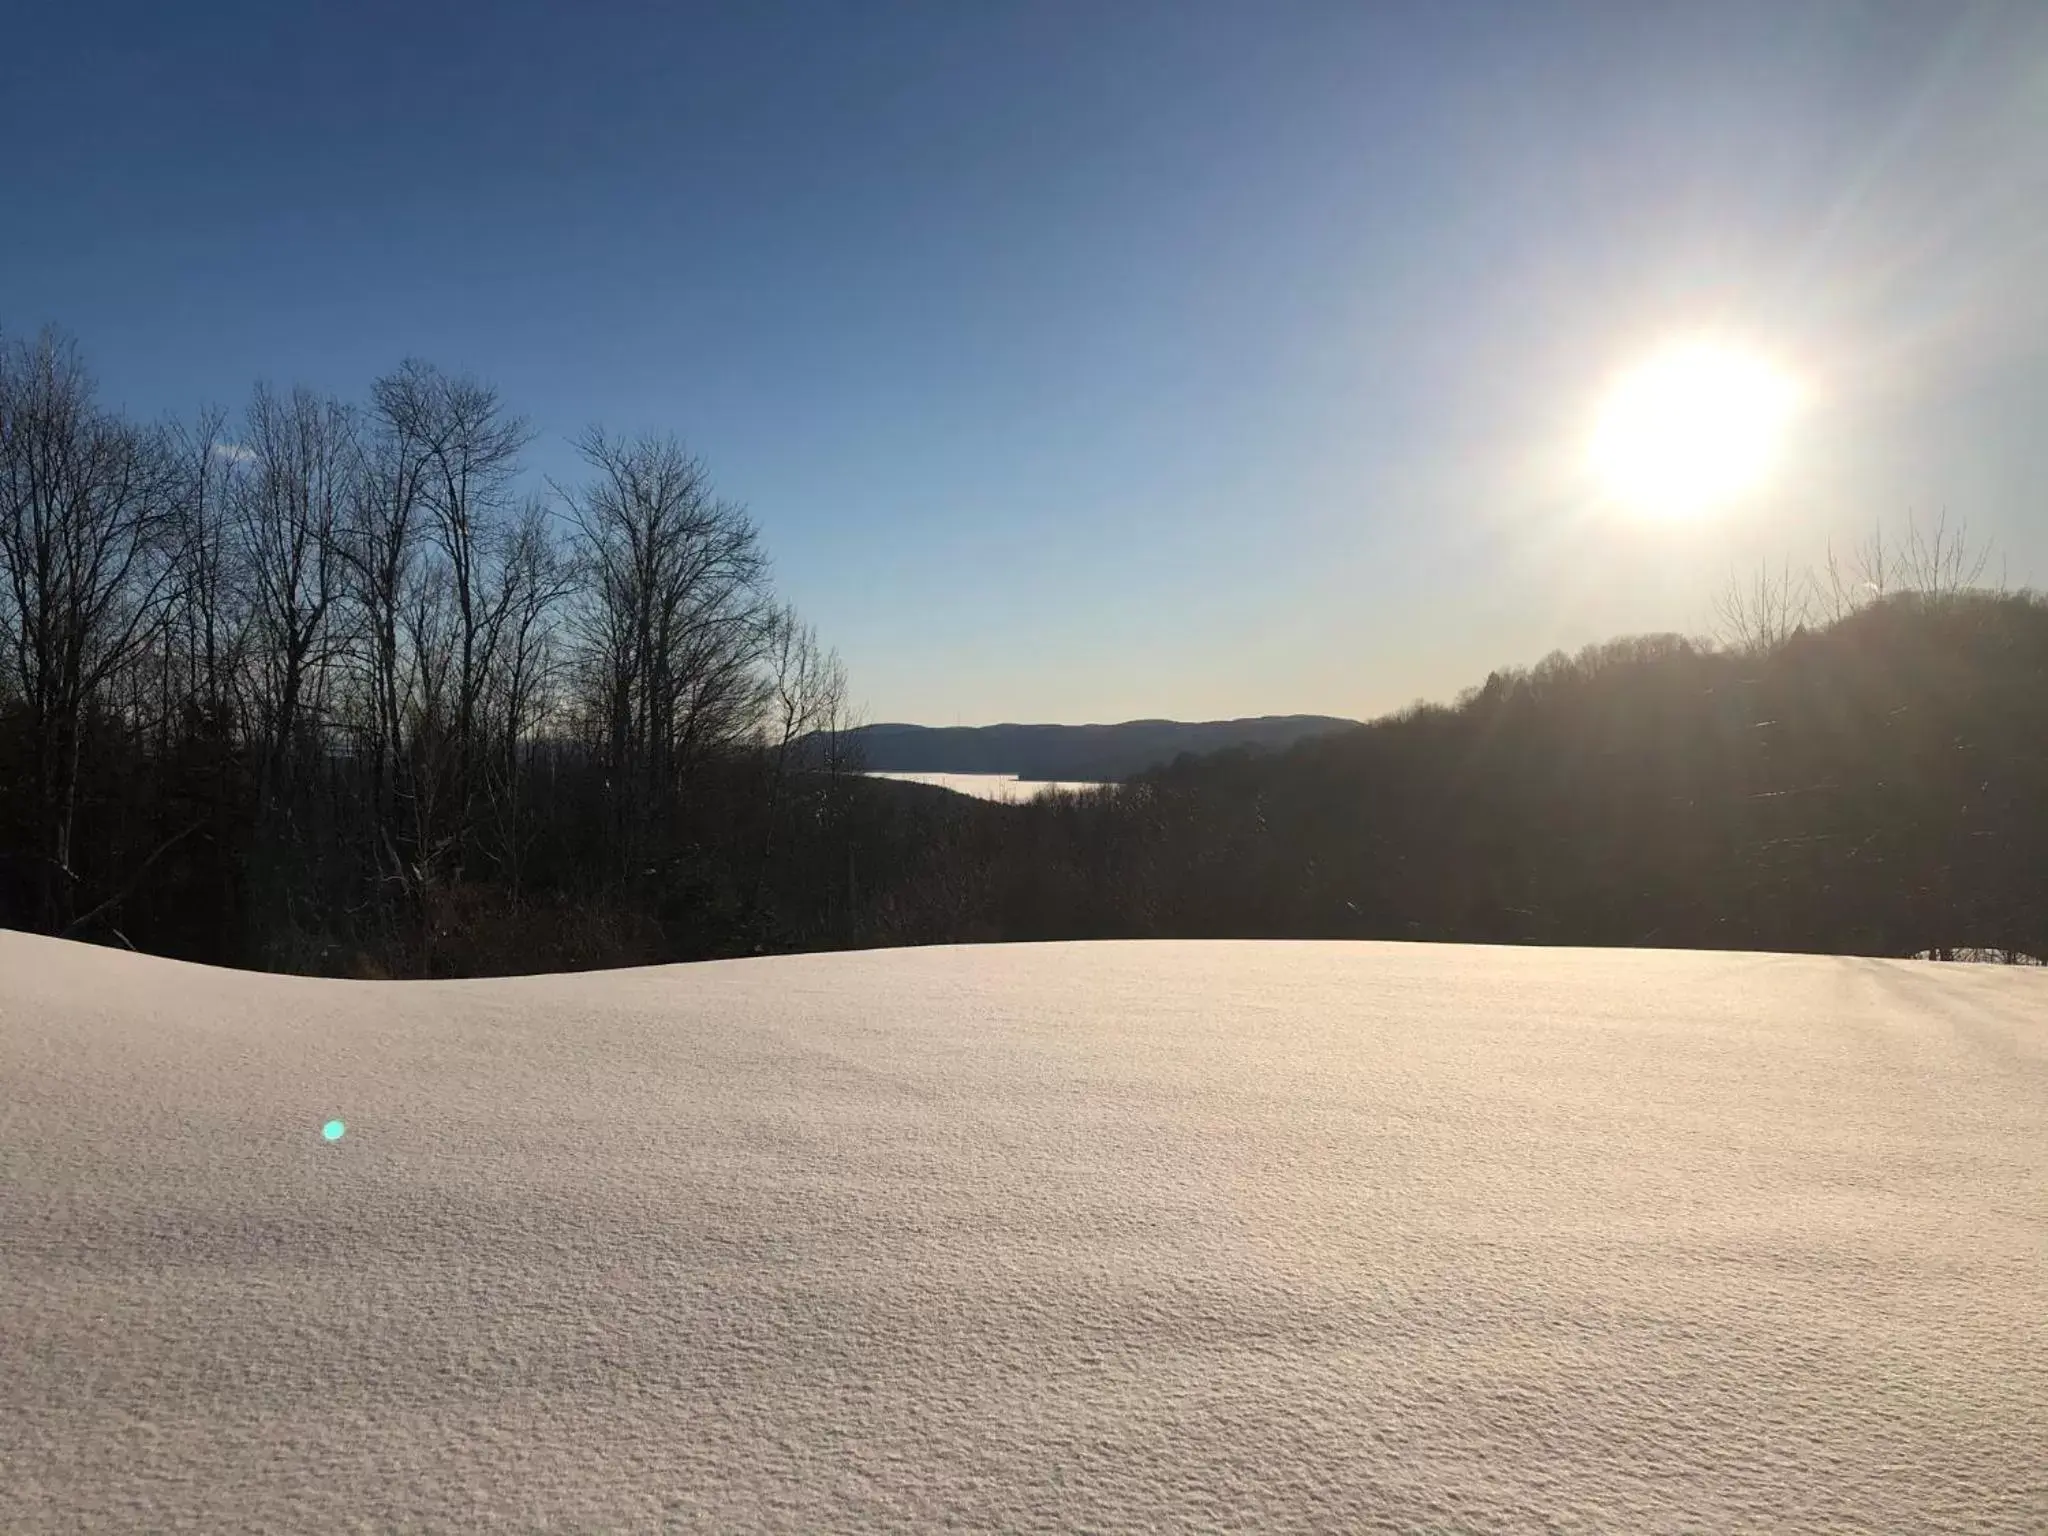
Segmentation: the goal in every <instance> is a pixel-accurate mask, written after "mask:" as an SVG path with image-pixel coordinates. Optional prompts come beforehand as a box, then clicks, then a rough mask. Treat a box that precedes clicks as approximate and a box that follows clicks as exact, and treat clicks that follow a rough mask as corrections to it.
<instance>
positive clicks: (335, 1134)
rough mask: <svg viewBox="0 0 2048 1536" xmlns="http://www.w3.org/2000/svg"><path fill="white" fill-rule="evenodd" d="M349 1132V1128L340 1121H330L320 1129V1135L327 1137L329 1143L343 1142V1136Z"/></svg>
mask: <svg viewBox="0 0 2048 1536" xmlns="http://www.w3.org/2000/svg"><path fill="white" fill-rule="evenodd" d="M347 1131H348V1127H347V1126H345V1125H343V1124H342V1123H341V1122H340V1121H339V1120H330V1121H328V1122H327V1123H326V1124H325V1125H323V1126H321V1127H320V1134H321V1135H322V1136H325V1137H326V1138H327V1139H328V1140H329V1141H339V1140H341V1138H342V1136H343V1135H344V1134H346V1133H347Z"/></svg>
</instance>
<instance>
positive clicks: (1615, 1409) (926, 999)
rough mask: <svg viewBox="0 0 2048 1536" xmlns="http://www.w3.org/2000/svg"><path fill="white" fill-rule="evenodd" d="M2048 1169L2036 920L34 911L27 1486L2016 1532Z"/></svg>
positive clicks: (211, 1507)
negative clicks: (763, 939)
mask: <svg viewBox="0 0 2048 1536" xmlns="http://www.w3.org/2000/svg"><path fill="white" fill-rule="evenodd" d="M334 1118H340V1119H342V1120H344V1121H345V1122H346V1126H347V1130H346V1134H345V1135H343V1136H341V1137H340V1138H339V1139H337V1140H333V1141H329V1140H326V1139H324V1138H323V1135H322V1126H323V1124H324V1123H325V1122H327V1121H329V1120H330V1119H334ZM2044 1175H2048V975H2044V974H2043V973H2041V972H2039V971H2004V970H1995V969H1991V968H1979V967H1967V968H1965V967H1947V968H1937V967H1933V966H1928V965H1919V964H1913V963H1907V962H1898V963H1880V962H1869V961H1848V960H1829V959H1813V958H1788V957H1773V956H1757V955H1726V954H1676V953H1643V952H1590V951H1540V950H1483V949H1465V948H1452V947H1407V946H1393V945H1384V946H1383V945H1340V944H1294V943H1215V944H1098V945H1087V946H1046V947H1035V946H1027V947H1011V948H982V949H949V950H917V951H896V952H887V953H875V954H857V955H829V956H811V957H802V958H787V959H771V960H761V961H746V962H737V963H728V964H717V965H705V966H698V967H690V968H670V969H661V970H647V971H632V972H619V973H613V974H608V975H585V976H570V977H555V978H527V979H519V980H505V981H485V982H461V983H454V982H450V983H424V984H422V983H413V984H404V983H399V984H387V983H355V982H324V981H308V980H301V979H292V978H285V977H272V976H250V975H238V974H231V973H227V972H217V971H210V970H204V969H198V968H192V967H187V966H182V965H177V964H173V963H170V962H165V961H158V960H151V959H145V958H140V957H137V956H133V955H127V954H120V953H113V952H109V951H107V950H102V949H88V948H83V947H79V946H75V945H69V944H63V943H58V942H55V941H48V940H39V939H32V938H27V937H23V936H21V935H16V934H6V933H0V1529H4V1530H6V1531H8V1532H23V1531H39V1530H52V1531H56V1530H62V1531H71V1530H81V1529H106V1528H132V1529H138V1530H141V1529H147V1530H168V1529H173V1528H189V1529H195V1530H207V1531H224V1530H234V1529H259V1528H260V1529H267V1530H307V1531H333V1530H350V1529H358V1528H362V1529H375V1530H385V1529H394V1528H398V1527H401V1526H405V1525H407V1524H408V1523H410V1524H411V1525H412V1526H414V1527H416V1528H420V1529H437V1530H438V1529H466V1528H472V1527H476V1526H481V1525H485V1524H488V1523H492V1522H496V1523H499V1524H502V1525H503V1526H504V1527H505V1528H508V1529H519V1530H527V1529H541V1528H549V1529H562V1530H571V1529H573V1530H590V1529H597V1528H614V1529H634V1530H644V1529H654V1528H659V1527H660V1526H662V1525H663V1524H670V1525H679V1526H688V1527H701V1528H704V1529H714V1530H735V1529H748V1528H772V1529H781V1530H791V1531H799V1530H802V1531H811V1530H830V1529H848V1528H874V1529H909V1528H917V1527H931V1526H938V1525H942V1524H948V1523H950V1524H953V1525H956V1526H959V1527H962V1528H977V1529H997V1528H1000V1529H1005V1530H1067V1529H1075V1528H1081V1527H1091V1528H1097V1529H1111V1528H1144V1529H1199V1530H1217V1529H1227V1528H1237V1529H1245V1528H1257V1529H1324V1530H1346V1531H1355V1530H1380V1529H1385V1530H1402V1531H1412V1530H1421V1529H1436V1530H1487V1531H1492V1530H1530V1531H1535V1530H1544V1531H1642V1532H1648V1531H1677V1530H1726V1529H1744V1530H1771V1531H1790V1530H1816V1531H1817V1530H1880V1529H1881V1530H1891V1531H1913V1532H1923V1531H1942V1530H1957V1531H1959V1530H1972V1531H2012V1532H2035V1533H2038V1532H2040V1531H2042V1530H2043V1529H2048V1331H2044V1329H2048V1324H2044V1319H2048V1177H2044Z"/></svg>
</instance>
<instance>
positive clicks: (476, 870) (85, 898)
mask: <svg viewBox="0 0 2048 1536" xmlns="http://www.w3.org/2000/svg"><path fill="white" fill-rule="evenodd" d="M533 435H534V434H533V431H532V429H531V428H530V427H529V425H528V424H527V423H526V422H525V421H524V420H523V419H522V418H520V417H519V416H518V415H516V414H515V413H514V412H512V411H511V410H510V409H509V408H508V407H507V406H506V405H505V403H504V402H503V401H502V400H501V398H500V397H499V395H498V393H497V391H496V390H495V389H493V388H491V387H490V386H489V385H487V384H484V383H482V382H479V381H477V380H475V379H470V378H465V377H461V376H457V375H452V374H449V373H446V372H443V371H442V370H440V369H438V368H435V367H433V366H431V365H428V364H425V363H420V362H407V363H404V364H403V365H402V366H400V367H399V368H397V369H395V370H394V371H392V372H391V373H389V374H387V375H385V376H384V377H383V378H380V379H378V380H377V381H376V382H375V384H374V385H373V386H372V388H371V390H370V392H369V397H368V399H367V400H366V401H364V402H362V403H360V404H354V403H349V402H344V401H340V400H336V399H332V398H328V397H325V396H322V395H319V394H317V393H315V392H313V391H310V390H306V389H295V390H292V391H290V392H289V393H285V392H279V391H274V390H271V389H269V388H265V387H261V386H259V387H258V388H257V389H256V390H255V391H254V393H253V394H252V396H251V398H250V400H249V403H248V406H247V408H246V410H244V411H243V412H242V413H241V415H240V416H239V417H238V418H236V419H233V420H230V418H229V417H228V416H227V414H226V413H224V412H220V411H212V412H208V413H205V414H202V415H201V416H199V417H198V418H197V419H196V420H194V421H192V422H189V423H184V424H162V423H157V424H145V423H137V422H134V421H131V420H128V419H125V418H123V417H122V416H120V415H119V414H117V413H115V412H113V411H110V410H108V409H107V408H105V407H104V406H103V405H102V404H101V403H100V402H99V400H98V397H97V394H96V390H95V387H94V382H93V379H92V377H91V375H90V374H89V372H88V371H87V369H86V367H85V365H84V362H83V361H82V359H81V357H80V355H79V352H78V350H77V348H76V346H75V345H74V344H72V343H71V342H69V341H68V340H66V339H65V338H63V337H61V336H59V335H57V334H55V333H51V332H46V333H44V334H42V335H40V336H37V337H33V338H17V339H13V340H0V583H4V586H0V668H4V672H0V920H4V921H7V922H11V923H14V924H18V925H22V926H28V927H33V928H37V929H40V930H42V931H45V932H51V933H63V934H75V935H80V936H90V937H97V938H110V939H113V940H115V941H119V942H131V943H137V944H139V945H141V946H142V947H150V948H155V949H159V950H163V951H166V952H170V953H177V954H184V955H189V956H192V957H195V958H203V959H209V960H223V961H231V962H235V963H243V964H254V965H263V966H274V967H284V968H291V969H312V970H335V969H349V968H355V969H361V970H364V971H366V972H370V973H379V974H402V975H432V974H439V973H442V972H444V971H447V970H451V969H452V970H467V969H478V968H484V969H491V968H507V967H508V966H509V965H510V963H511V962H513V961H515V960H523V961H525V962H526V963H529V964H531V965H534V966H536V967H539V966H545V965H548V964H578V963H584V964H588V963H603V962H607V961H614V960H619V959H624V958H669V957H672V956H674V955H676V954H681V953H691V954H694V953H727V952H744V951H746V950H749V949H754V948H762V947H767V946H768V945H770V944H774V945H777V946H781V945H784V944H788V943H792V942H818V941H825V940H828V939H830V938H831V937H832V936H833V933H834V931H835V930H834V924H835V923H836V924H838V925H839V926H840V927H844V926H845V922H846V916H847V915H846V914H845V913H844V912H843V911H841V912H832V911H829V910H828V908H829V906H830V903H829V902H826V901H823V900H820V899H817V898H816V897H815V896H812V897H810V898H793V896H792V893H801V892H804V891H813V892H815V891H816V890H818V889H820V888H821V881H820V879H819V878H818V871H817V869H816V868H813V867H812V866H814V865H819V866H820V867H823V866H822V865H821V861H826V862H842V863H843V862H844V860H843V857H842V855H843V853H844V849H843V846H841V845H843V842H844V833H845V827H844V825H843V823H844V820H845V817H844V811H845V802H846V792H845V791H846V782H847V780H848V778H849V776H850V773H851V770H852V767H853V765H852V763H851V761H850V760H849V757H848V755H847V753H846V752H845V751H843V750H841V749H840V747H839V743H840V741H841V738H842V737H843V735H844V734H845V732H846V731H847V730H848V729H849V728H850V726H851V725H852V723H853V722H852V720H851V718H850V712H849V706H848V699H847V685H846V676H845V671H844V669H843V667H842V666H841V665H840V663H839V661H838V659H837V657H836V655H834V654H833V653H831V652H829V651H828V650H826V649H825V648H824V647H823V646H822V645H821V644H820V642H819V640H818V638H817V637H816V635H815V634H814V632H813V631H812V630H811V628H810V627H809V626H808V625H806V624H805V623H803V622H802V620H801V619H800V618H799V617H798V616H797V615H796V614H795V613H794V612H793V611H791V610H790V609H789V608H788V607H787V606H786V605H784V604H782V603H780V602H778V601H777V600H776V597H775V595H774V593H773V590H772V588H771V585H770V582H769V573H768V560H767V557H766V554H765V551H764V550H763V548H762V545H761V540H760V536H759V532H758V530H757V529H756V527H755V526H754V524H753V523H752V521H751V520H750V519H749V518H748V516H747V514H746V513H745V511H744V510H743V509H742V508H741V507H739V506H738V505H736V504H734V503H733V502H730V501H728V500H725V499H723V498H721V497H720V496H719V495H718V494H717V493H716V492H715V490H714V488H713V486H712V484H711V482H710V478H709V476H708V474H707V472H706V469H705V467H704V465H703V464H702V463H701V462H700V461H699V460H697V459H696V458H694V457H692V456H690V455H689V454H688V453H686V452H685V451H684V450H683V448H682V447H681V446H680V445H679V444H678V443H677V442H675V441H674V440H673V439H670V438H665V437H658V436H650V437H640V438H630V439H629V438H620V437H615V436H612V435H609V434H607V433H604V432H602V431H598V430H593V431H591V432H589V433H587V434H585V435H584V436H583V437H582V438H581V439H580V440H579V441H578V443H577V448H578V450H579V452H580V455H581V458H582V460H583V463H584V465H585V467H586V470H587V473H586V475H585V476H584V477H583V478H581V479H580V480H578V481H577V482H575V483H572V484H567V485H549V486H547V487H546V489H545V491H544V492H543V493H542V494H532V493H527V492H522V489H521V488H522V486H523V485H525V484H526V481H527V477H526V476H525V475H524V473H523V466H522V454H523V452H524V450H525V449H526V448H527V446H528V445H529V444H530V443H531V441H532V439H533Z"/></svg>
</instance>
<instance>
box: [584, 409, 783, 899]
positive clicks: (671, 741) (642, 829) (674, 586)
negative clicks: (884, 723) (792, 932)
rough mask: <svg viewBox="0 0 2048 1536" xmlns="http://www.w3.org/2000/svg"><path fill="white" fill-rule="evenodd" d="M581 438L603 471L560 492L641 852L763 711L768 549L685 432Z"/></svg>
mask: <svg viewBox="0 0 2048 1536" xmlns="http://www.w3.org/2000/svg"><path fill="white" fill-rule="evenodd" d="M577 447H578V449H579V451H580V452H581V453H582V455H583V458H584V461H585V462H586V463H587V464H588V465H589V466H590V468H591V470H592V471H593V474H592V478H591V479H590V480H589V481H588V482H587V483H586V484H584V485H583V486H581V487H578V488H575V489H571V490H566V491H562V492H560V494H561V496H562V500H563V502H564V505H565V507H566V509H567V511H568V515H569V518H570V521H571V524H572V526H573V528H574V530H575V537H576V546H577V552H578V555H579V557H580V560H581V563H582V566H583V570H584V572H585V583H586V589H585V593H584V597H583V602H582V604H581V605H580V611H579V612H578V614H577V633H578V637H579V639H580V641H581V646H582V661H583V670H584V679H585V692H586V697H587V703H588V709H589V712H590V713H591V715H592V716H593V717H594V718H595V719H596V720H597V721H599V722H601V730H602V735H603V739H604V748H603V750H604V752H605V756H606V761H607V764H608V767H609V771H610V773H611V775H612V781H613V797H614V805H615V807H616V809H617V819H618V823H619V830H620V833H621V846H622V853H623V856H624V857H625V858H626V859H629V860H630V859H634V858H637V857H638V844H639V843H640V842H641V841H642V840H643V838H644V836H645V834H646V832H647V829H648V827H649V825H650V823H651V822H652V821H654V820H655V819H657V818H659V816H660V815H661V813H662V809H663V808H664V807H665V806H667V805H668V804H669V803H670V801H671V799H672V798H673V796H674V795H675V794H676V793H677V792H678V790H679V788H680V785H681V781H682V779H683V778H684V777H685V776H686V775H687V773H688V771H689V769H690V767H691V765H692V763H693V762H694V761H695V759H696V758H697V756H698V755H700V754H702V753H704V752H706V751H709V750H711V749H713V748H715V747H717V746H721V745H725V744H728V743H730V742H732V741H734V740H736V739H738V738H739V737H740V736H742V735H743V734H744V733H745V732H746V731H747V730H748V729H749V728H750V727H751V726H752V724H753V723H754V720H755V718H756V715H757V711H758V706H759V702H760V689H759V682H758V678H757V677H756V675H755V666H754V663H755V661H756V658H757V657H758V656H759V655H760V650H761V644H762V640H763V638H764V634H765V629H764V625H763V623H762V619H763V616H764V613H765V611H766V605H767V598H766V593H765V579H766V574H767V561H766V558H765V557H764V556H763V554H762V552H761V548H760V542H759V537H758V535H757V534H756V532H755V529H754V525H753V523H752V522H751V521H750V520H749V519H748V518H747V516H746V514H745V513H744V512H743V511H742V510H741V509H740V508H739V507H737V506H735V505H734V504H732V503H731V502H727V501H722V500H720V499H719V498H717V497H716V496H715V495H713V493H712V490H711V485H710V479H709V476H708V475H707V474H706V472H705V469H704V466H703V464H702V462H701V461H699V460H698V459H695V458H693V457H691V456H690V455H689V454H687V453H685V452H684V451H683V448H682V446H681V445H680V444H679V443H677V442H676V441H675V440H674V439H673V438H665V437H644V438H639V439H634V440H623V439H615V438H611V437H608V436H606V435H605V434H604V433H603V432H601V431H598V430H595V429H593V430H592V431H590V432H587V433H586V434H584V436H583V437H582V439H581V440H580V441H579V442H578V444H577Z"/></svg>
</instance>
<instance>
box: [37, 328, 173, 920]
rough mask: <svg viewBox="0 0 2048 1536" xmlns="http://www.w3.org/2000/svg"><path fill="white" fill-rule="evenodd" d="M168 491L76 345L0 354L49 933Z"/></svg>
mask: <svg viewBox="0 0 2048 1536" xmlns="http://www.w3.org/2000/svg"><path fill="white" fill-rule="evenodd" d="M178 482H179V476H178V465H177V463H176V460H175V458H174V456H173V455H172V454H171V452H170V450H169V446H168V444H167V442H166V440H165V436H164V434H163V433H162V432H159V431H155V430H149V429H138V428H135V427H131V426H129V425H128V424H127V423H125V422H122V421H120V420H119V419H118V418H116V417H114V416H112V415H110V414H108V413H107V412H105V411H103V410H101V409H100V408H99V406H98V405H97V404H96V403H95V401H94V388H93V382H92V379H91V377H90V375H88V374H87V372H86V370H85V365H84V363H83V362H82V361H81V359H80V358H79V355H78V352H77V349H76V347H75V346H74V345H72V344H71V343H70V342H68V341H66V340H64V339H62V338H60V337H59V336H57V335H56V334H55V333H54V332H45V333H44V334H43V335H42V336H40V337H38V338H37V339H36V340H35V341H33V342H26V341H24V342H18V343H15V344H14V345H12V346H7V347H4V348H0V578H4V582H5V588H6V598H5V604H6V606H5V615H4V617H5V620H6V629H7V633H6V637H5V644H6V648H7V652H8V656H7V660H8V662H9V663H10V665H11V666H12V668H13V670H14V673H15V676H16V679H17V680H18V683H19V685H20V690H21V693H22V697H23V700H24V703H25V705H26V708H27V713H28V718H29V728H30V734H31V736H32V738H33V741H34V752H35V762H34V769H33V773H34V779H35V798H36V806H37V818H38V823H39V825H40V827H41V829H42V835H43V847H42V850H41V871H42V880H41V909H42V910H41V918H42V921H43V922H44V923H45V924H46V925H48V926H49V927H50V928H51V929H52V930H53V931H55V930H61V929H62V928H63V927H64V926H66V924H67V923H68V921H69V917H70V914H71V912H72V911H73V902H74V892H73V889H72V887H73V885H74V884H75V882H76V879H77V874H76V872H75V871H74V870H73V868H72V855H71V847H72V834H73V829H74V825H75V822H76V819H77V811H78V784H79V762H80V754H81V752H82V750H83V746H84V727H85V724H86V717H87V713H88V711H89V710H90V708H91V707H92V705H93V703H94V702H95V700H96V698H97V697H98V696H99V694H100V692H101V690H102V689H103V687H104V686H105V684H106V683H107V681H108V679H109V678H110V677H112V676H113V674H114V673H115V672H116V671H117V669H119V668H120V667H121V666H122V665H123V664H124V663H125V662H126V661H128V659H129V658H130V657H131V656H132V655H133V654H134V653H135V651H136V650H137V649H138V647H139V646H141V645H142V644H143V643H144V641H145V639H146V638H147V636H148V634H149V631H150V626H151V624H152V623H153V621H154V620H155V618H156V616H157V613H158V610H159V605H160V603H161V600H162V598H163V595H164V593H165V591H166V589H167V584H168V582H169V580H170V577H171V573H172V568H173V567H172V562H171V561H170V560H168V559H166V558H164V556H165V553H166V544H167V541H168V535H169V533H170V531H171V529H172V526H173V524H174V522H175V520H176V515H177V510H178V504H179V498H178V492H179V483H178Z"/></svg>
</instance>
